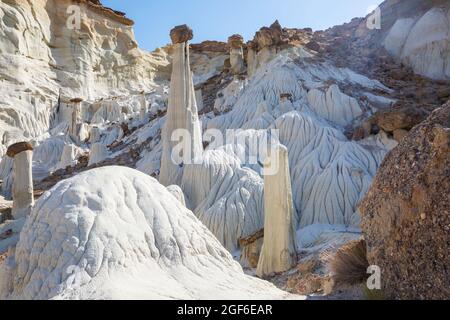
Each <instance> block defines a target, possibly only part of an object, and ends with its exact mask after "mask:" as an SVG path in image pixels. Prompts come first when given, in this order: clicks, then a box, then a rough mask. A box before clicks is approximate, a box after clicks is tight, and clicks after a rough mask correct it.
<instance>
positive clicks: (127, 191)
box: [0, 167, 292, 299]
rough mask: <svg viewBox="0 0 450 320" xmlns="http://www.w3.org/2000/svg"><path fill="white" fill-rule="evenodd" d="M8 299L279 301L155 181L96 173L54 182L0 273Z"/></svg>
mask: <svg viewBox="0 0 450 320" xmlns="http://www.w3.org/2000/svg"><path fill="white" fill-rule="evenodd" d="M1 267H2V268H3V270H2V271H1V272H2V277H0V297H2V298H7V299H49V298H52V299H163V298H164V299H212V298H213V299H241V298H246V299H280V298H288V297H292V296H288V295H287V294H286V293H284V292H282V291H280V290H278V289H276V288H275V287H274V286H273V285H271V284H269V283H267V282H264V281H261V280H258V279H255V278H252V277H250V276H247V275H244V273H243V272H242V269H241V267H240V266H239V264H238V263H237V262H235V261H234V260H233V258H232V257H231V255H230V254H229V253H228V252H227V251H226V250H225V249H224V248H223V247H222V246H221V244H220V243H219V242H218V241H217V240H216V239H215V237H214V236H213V235H212V234H211V232H210V231H209V230H208V229H207V228H206V227H205V226H203V225H202V224H201V223H200V222H199V221H198V220H197V218H196V217H195V216H194V215H193V214H192V212H190V211H189V210H188V209H186V208H185V207H183V206H182V205H181V203H180V202H179V201H177V200H176V199H175V198H174V197H173V196H172V195H171V194H170V192H168V191H167V189H166V188H164V187H163V186H162V185H160V184H159V183H158V182H157V181H156V180H155V179H153V178H151V177H149V176H146V175H145V174H142V173H139V172H137V171H135V170H132V169H126V168H121V167H106V168H99V169H95V170H92V171H89V172H85V173H82V174H80V175H78V176H76V177H74V178H72V179H69V180H66V181H63V182H60V183H59V184H57V185H56V186H55V187H54V188H53V189H52V190H51V191H49V192H47V193H45V194H44V195H43V196H42V198H41V199H39V201H38V202H37V204H36V206H35V208H34V210H33V212H32V214H31V216H30V217H29V219H27V221H26V223H25V226H24V228H23V231H22V233H21V237H20V241H19V243H18V245H17V247H16V249H15V252H11V255H10V256H9V257H8V259H7V261H6V263H4V264H3V265H2V266H1Z"/></svg>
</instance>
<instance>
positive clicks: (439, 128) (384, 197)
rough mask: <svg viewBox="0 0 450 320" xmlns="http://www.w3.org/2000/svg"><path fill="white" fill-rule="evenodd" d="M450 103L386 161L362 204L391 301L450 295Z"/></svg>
mask: <svg viewBox="0 0 450 320" xmlns="http://www.w3.org/2000/svg"><path fill="white" fill-rule="evenodd" d="M449 193H450V103H447V104H446V105H444V106H443V107H442V108H439V109H437V110H435V111H434V112H433V113H432V114H431V116H430V117H429V118H428V119H427V120H426V121H424V122H423V123H421V124H420V125H418V126H416V127H415V128H414V129H413V130H412V131H411V132H410V134H409V135H408V136H407V137H405V138H404V139H403V141H402V142H401V143H400V145H399V146H398V147H397V148H395V149H394V150H393V151H392V152H391V153H390V154H389V155H388V156H387V157H386V159H385V160H384V161H383V163H382V165H381V167H380V169H379V172H378V173H377V175H376V177H375V180H374V183H373V185H372V187H371V189H370V191H369V193H368V194H367V196H366V198H365V199H364V200H363V201H362V203H361V206H360V210H361V213H362V228H363V232H364V235H365V238H366V241H367V246H368V257H369V261H370V263H371V264H374V265H378V266H380V267H381V271H382V285H383V291H384V293H385V294H386V295H387V297H389V298H400V299H448V298H449V297H450V277H449V271H448V268H449V265H450V257H449V252H450V239H449V234H450V201H449V200H450V198H449Z"/></svg>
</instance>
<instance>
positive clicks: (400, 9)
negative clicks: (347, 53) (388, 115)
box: [382, 1, 450, 80]
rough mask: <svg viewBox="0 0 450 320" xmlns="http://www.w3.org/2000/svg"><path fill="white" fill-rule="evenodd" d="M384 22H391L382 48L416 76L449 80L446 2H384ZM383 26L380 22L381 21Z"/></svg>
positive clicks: (449, 22)
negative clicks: (409, 68)
mask: <svg viewBox="0 0 450 320" xmlns="http://www.w3.org/2000/svg"><path fill="white" fill-rule="evenodd" d="M382 13H383V14H384V16H386V17H387V18H386V20H387V21H386V23H387V24H389V23H393V25H392V27H390V29H389V30H384V31H385V32H387V35H386V37H385V39H384V47H385V48H386V49H387V50H388V52H389V53H391V54H392V55H393V56H395V57H397V58H398V59H399V60H400V61H401V62H403V63H405V64H406V65H408V66H410V67H411V68H412V69H413V70H414V71H415V72H416V73H418V74H421V75H424V76H427V77H429V78H432V79H442V80H443V79H450V32H449V30H450V4H449V2H448V1H420V3H418V1H387V2H386V3H385V4H384V5H383V6H382ZM382 23H383V21H382Z"/></svg>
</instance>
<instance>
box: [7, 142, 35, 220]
mask: <svg viewBox="0 0 450 320" xmlns="http://www.w3.org/2000/svg"><path fill="white" fill-rule="evenodd" d="M7 155H8V156H9V157H10V158H13V159H14V166H13V176H14V182H13V190H12V192H13V209H12V215H13V217H14V218H15V219H20V218H23V217H26V216H27V215H29V214H30V212H31V207H32V206H34V196H33V174H32V163H33V147H32V146H31V144H30V143H28V142H19V143H15V144H13V145H11V146H10V147H9V148H8V151H7Z"/></svg>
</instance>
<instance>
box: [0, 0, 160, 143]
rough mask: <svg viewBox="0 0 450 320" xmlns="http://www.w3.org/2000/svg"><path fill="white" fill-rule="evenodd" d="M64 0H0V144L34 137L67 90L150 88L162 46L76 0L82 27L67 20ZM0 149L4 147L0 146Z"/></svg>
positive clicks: (106, 92)
mask: <svg viewBox="0 0 450 320" xmlns="http://www.w3.org/2000/svg"><path fill="white" fill-rule="evenodd" d="M71 5H73V2H72V1H70V0H33V1H27V0H17V1H1V2H0V53H1V54H0V78H2V79H3V80H2V90H1V92H0V144H3V145H10V144H12V143H14V142H17V141H23V140H24V138H27V140H29V139H30V138H35V137H37V136H39V135H41V134H42V133H44V132H45V131H47V130H48V129H49V127H50V126H51V125H52V121H53V120H54V119H56V118H57V117H56V114H55V113H56V110H57V101H58V95H59V93H60V88H62V90H61V91H62V95H63V96H65V97H71V98H73V97H82V98H84V100H86V101H91V102H92V101H94V100H96V99H98V98H103V97H110V96H119V95H129V94H130V92H136V91H142V90H144V89H145V90H146V91H150V90H151V89H152V88H153V87H154V86H155V81H154V80H155V77H156V74H157V70H160V69H163V68H165V67H166V66H167V65H168V64H169V62H168V61H167V59H166V54H165V53H164V52H161V51H160V52H155V53H152V54H149V53H146V52H144V51H142V50H140V49H139V48H138V47H137V44H136V40H135V38H134V33H133V29H132V23H131V21H129V20H128V19H125V18H123V17H119V16H117V15H116V14H113V12H112V11H111V10H109V11H108V10H106V9H100V8H98V7H95V6H92V5H90V4H88V2H87V1H81V2H79V3H78V5H79V8H80V15H81V20H82V23H81V28H80V29H77V28H72V29H69V28H68V27H67V22H68V21H69V20H70V19H69V18H70V17H72V16H73V11H72V12H71V11H70V10H68V8H69V6H71ZM0 149H2V147H0Z"/></svg>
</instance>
